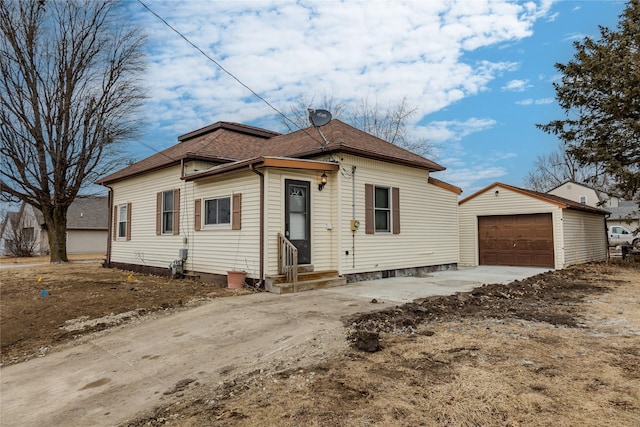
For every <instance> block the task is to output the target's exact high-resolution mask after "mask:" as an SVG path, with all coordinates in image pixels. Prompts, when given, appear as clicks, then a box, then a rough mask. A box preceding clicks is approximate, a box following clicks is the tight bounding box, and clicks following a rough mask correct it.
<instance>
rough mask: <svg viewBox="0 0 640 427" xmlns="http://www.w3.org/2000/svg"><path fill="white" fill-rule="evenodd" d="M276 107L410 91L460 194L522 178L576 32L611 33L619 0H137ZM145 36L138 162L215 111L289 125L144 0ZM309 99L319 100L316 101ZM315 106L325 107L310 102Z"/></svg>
mask: <svg viewBox="0 0 640 427" xmlns="http://www.w3.org/2000/svg"><path fill="white" fill-rule="evenodd" d="M143 2H144V3H145V4H146V5H147V6H149V7H150V8H151V9H152V10H154V11H155V12H156V13H158V14H159V15H160V16H162V17H163V18H164V19H166V20H167V21H168V22H169V23H170V24H171V25H172V26H174V27H175V28H176V29H178V30H179V31H180V32H182V33H183V34H184V35H185V36H186V37H188V38H189V39H190V40H191V41H192V42H193V43H195V44H196V45H198V46H199V47H200V48H201V49H202V50H203V51H205V52H206V53H207V54H208V55H209V56H210V57H212V58H213V59H215V60H216V61H218V62H219V63H220V64H222V65H223V66H224V67H225V68H226V69H227V70H228V71H229V72H231V73H233V74H234V75H235V76H236V77H237V78H238V79H240V80H241V81H242V82H243V83H244V84H246V85H247V86H249V87H250V88H251V89H252V90H254V91H255V92H257V93H258V94H260V95H261V96H262V97H264V98H265V99H266V100H267V101H269V103H270V104H272V105H273V106H275V107H277V108H278V109H279V110H281V111H284V112H286V111H288V108H289V106H290V105H291V104H292V103H294V102H295V101H296V99H298V98H300V97H302V98H303V99H308V100H311V99H313V98H315V99H321V98H322V96H324V95H329V96H332V97H334V98H335V99H336V100H338V101H340V102H343V103H345V104H347V105H355V104H357V103H359V102H360V101H361V100H362V99H364V98H366V97H368V99H369V100H373V101H375V102H377V103H378V104H379V105H380V106H390V105H397V104H398V103H399V102H400V101H401V100H402V98H404V97H406V98H407V102H408V104H409V105H410V106H411V107H412V108H415V109H416V115H415V116H414V117H413V119H412V120H411V122H410V123H409V128H410V133H411V135H413V136H415V137H416V138H426V139H427V140H428V141H429V142H430V143H431V144H432V145H433V147H434V148H433V154H432V155H431V156H429V157H430V158H432V159H434V160H436V161H437V162H439V163H440V164H442V165H443V166H445V167H447V170H446V171H444V172H438V173H437V174H434V177H436V178H438V179H442V180H445V181H447V182H450V183H452V184H455V185H458V186H460V187H461V188H462V189H463V191H464V193H463V196H467V195H470V194H472V193H473V192H474V191H476V190H478V189H480V188H483V187H484V186H486V185H489V184H491V183H493V182H495V181H500V182H504V183H507V184H511V185H516V186H522V185H523V179H524V177H525V176H526V175H527V172H528V171H529V170H531V168H532V165H533V162H534V161H535V159H536V156H538V155H542V154H546V153H549V152H551V151H553V150H554V149H555V148H556V147H557V142H556V140H555V139H554V138H553V137H551V136H549V135H547V134H544V133H543V132H542V131H540V130H538V129H537V128H536V127H535V124H536V123H545V122H548V121H549V120H552V119H555V118H561V117H562V111H561V110H560V109H559V107H558V106H557V103H556V102H555V100H554V91H553V87H552V82H553V81H554V80H557V79H558V77H559V75H558V73H557V72H556V70H555V68H554V64H555V63H556V62H561V63H565V62H567V61H568V60H570V59H571V58H572V56H573V53H574V49H573V46H572V42H573V41H574V40H581V39H582V38H584V37H585V36H590V37H595V38H597V37H598V36H599V31H598V25H603V26H607V27H609V28H612V29H614V28H615V27H616V25H617V23H618V21H619V16H620V14H621V13H622V12H623V10H624V7H625V2H622V1H614V0H609V1H596V0H591V1H550V0H542V1H528V2H512V1H499V0H496V1H489V0H487V1H485V0H463V1H455V0H451V1H429V2H425V1H417V0H416V1H410V2H399V1H393V2H392V1H387V2H382V1H375V0H373V1H371V0H369V1H362V2H360V1H347V2H338V1H315V2H309V1H297V2H293V1H266V0H263V1H210V2H209V1H189V0H187V1H181V2H173V1H172V2H168V1H157V0H143ZM127 8H128V10H129V12H130V16H131V19H132V20H134V21H135V22H138V23H140V24H141V25H143V26H144V28H145V30H146V32H147V33H148V35H149V45H148V60H149V70H148V72H147V74H146V76H145V83H146V85H147V87H148V89H149V96H150V98H149V99H148V100H147V103H146V106H145V109H144V111H145V120H146V125H145V128H144V130H143V134H142V135H141V137H140V138H139V140H138V141H134V142H132V143H131V144H129V145H128V146H127V150H128V152H126V153H123V154H124V155H126V156H128V157H131V158H133V159H136V160H140V159H142V158H145V157H148V156H150V155H152V154H154V153H155V152H156V151H160V150H162V149H165V148H167V147H169V146H170V145H173V144H175V143H177V137H178V136H179V135H181V134H184V133H187V132H189V131H192V130H194V129H197V128H200V127H202V126H206V125H208V124H211V123H214V122H217V121H236V122H242V123H247V124H251V125H255V126H261V127H265V128H269V129H272V130H276V131H281V132H284V131H285V129H283V126H282V124H281V120H280V118H279V117H278V115H277V113H276V112H274V110H273V109H271V108H270V107H269V106H267V105H266V104H265V103H263V102H262V101H260V100H259V99H257V98H256V97H254V96H253V95H252V94H251V93H250V92H249V91H248V90H247V89H246V88H244V87H243V86H242V85H240V84H239V83H238V82H236V81H235V80H233V79H232V78H231V77H229V76H228V75H227V74H225V73H224V72H222V71H221V70H220V69H219V68H218V67H217V66H216V65H215V64H214V63H212V62H210V61H209V60H208V59H206V58H205V57H204V56H203V55H202V54H201V53H199V52H198V51H196V50H195V49H194V48H193V47H191V46H189V45H188V44H187V43H186V42H185V41H184V40H183V39H181V38H180V37H179V36H178V35H177V34H175V33H174V32H172V31H171V30H170V29H169V28H168V27H166V26H165V25H164V24H163V23H161V22H160V21H159V20H158V19H157V18H156V17H154V16H153V15H152V14H150V13H149V12H148V11H146V10H145V9H144V8H143V7H142V5H140V4H139V3H138V2H135V1H130V2H129V3H127ZM311 106H312V107H313V106H314V105H311ZM316 107H317V106H316Z"/></svg>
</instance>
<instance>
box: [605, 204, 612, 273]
mask: <svg viewBox="0 0 640 427" xmlns="http://www.w3.org/2000/svg"><path fill="white" fill-rule="evenodd" d="M610 216H611V213H608V214H606V215H604V243H605V245H606V247H607V262H609V261H611V254H610V252H609V226H608V225H607V220H608V219H609V217H610Z"/></svg>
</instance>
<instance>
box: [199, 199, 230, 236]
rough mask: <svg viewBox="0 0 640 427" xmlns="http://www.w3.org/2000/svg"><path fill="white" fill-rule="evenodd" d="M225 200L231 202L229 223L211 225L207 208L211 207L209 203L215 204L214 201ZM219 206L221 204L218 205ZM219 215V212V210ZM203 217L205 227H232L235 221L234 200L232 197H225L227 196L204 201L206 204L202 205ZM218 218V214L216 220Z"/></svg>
mask: <svg viewBox="0 0 640 427" xmlns="http://www.w3.org/2000/svg"><path fill="white" fill-rule="evenodd" d="M223 199H227V200H229V220H228V222H219V221H218V222H215V223H210V222H209V211H208V209H207V206H208V205H209V202H214V201H218V202H219V201H220V200H223ZM218 205H219V203H218ZM218 213H219V210H218ZM202 217H203V222H202V223H203V225H204V226H205V227H225V228H228V227H231V222H232V220H233V198H232V197H231V196H230V195H225V196H219V197H210V198H208V199H204V203H203V204H202ZM217 217H218V215H217V214H216V218H217Z"/></svg>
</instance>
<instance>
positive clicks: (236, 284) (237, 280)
mask: <svg viewBox="0 0 640 427" xmlns="http://www.w3.org/2000/svg"><path fill="white" fill-rule="evenodd" d="M246 278H247V272H246V271H227V287H228V288H229V289H242V288H243V287H244V280H245V279H246Z"/></svg>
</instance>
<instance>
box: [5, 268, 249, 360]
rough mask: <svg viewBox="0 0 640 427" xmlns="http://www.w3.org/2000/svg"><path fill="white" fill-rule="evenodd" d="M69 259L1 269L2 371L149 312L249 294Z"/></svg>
mask: <svg viewBox="0 0 640 427" xmlns="http://www.w3.org/2000/svg"><path fill="white" fill-rule="evenodd" d="M74 258H75V261H74V262H72V263H66V264H50V263H48V260H47V262H46V263H44V264H33V265H30V266H28V267H16V268H3V269H0V344H1V347H0V349H1V355H0V356H1V364H2V365H3V366H4V365H6V364H11V363H18V362H22V361H25V360H28V359H30V358H33V357H37V356H43V355H46V354H47V353H48V352H50V351H51V350H53V349H54V348H55V347H56V346H59V345H62V344H68V343H70V342H75V341H80V340H81V339H82V338H83V337H84V336H86V335H88V334H91V333H95V332H97V331H102V330H106V329H108V328H110V327H114V326H117V325H121V324H124V323H127V322H132V321H136V320H140V319H142V318H143V317H144V316H148V315H150V314H152V313H157V312H167V311H169V310H174V309H177V308H181V307H187V306H192V305H194V304H198V303H201V302H203V301H206V300H209V299H212V298H219V297H225V296H233V295H238V294H242V293H248V292H250V291H248V290H229V289H226V288H225V289H221V288H216V287H214V286H213V285H211V284H206V283H201V282H197V281H193V280H176V279H171V278H167V277H157V276H150V275H144V274H134V273H131V272H128V271H122V270H117V269H110V268H102V267H101V264H100V261H95V262H92V261H91V260H90V259H91V257H90V256H87V257H86V258H88V259H89V261H86V258H85V257H74ZM80 258H85V260H84V261H83V260H82V259H80ZM31 260H33V259H31ZM85 261H86V262H85Z"/></svg>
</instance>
